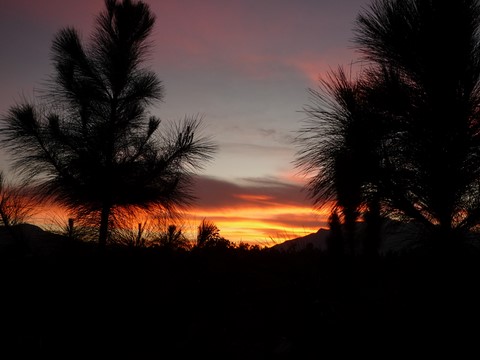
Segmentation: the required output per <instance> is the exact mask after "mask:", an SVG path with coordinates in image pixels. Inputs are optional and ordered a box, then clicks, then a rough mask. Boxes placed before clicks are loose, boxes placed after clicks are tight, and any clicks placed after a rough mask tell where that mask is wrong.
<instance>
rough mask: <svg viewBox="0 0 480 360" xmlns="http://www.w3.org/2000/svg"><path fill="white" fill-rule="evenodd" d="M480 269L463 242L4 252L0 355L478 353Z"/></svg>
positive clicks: (162, 356)
mask: <svg viewBox="0 0 480 360" xmlns="http://www.w3.org/2000/svg"><path fill="white" fill-rule="evenodd" d="M479 270H480V256H479V255H478V254H477V253H475V252H471V251H463V252H455V253H451V254H450V253H448V252H442V253H441V254H433V253H428V252H427V253H425V252H424V253H421V254H405V255H402V256H399V255H396V256H386V257H382V258H379V259H375V260H372V259H364V258H355V259H344V260H341V261H340V260H334V259H331V258H329V257H327V256H325V255H322V254H321V253H319V252H314V251H306V252H301V253H291V254H287V253H278V252H268V251H256V252H255V251H250V252H245V251H240V250H235V251H218V252H215V251H210V252H200V251H195V252H176V253H172V252H167V251H159V250H155V251H146V250H137V251H121V250H115V251H110V252H108V253H107V254H106V255H105V256H103V257H102V256H98V255H95V254H89V253H83V254H82V255H80V254H78V255H75V254H71V253H70V254H68V255H64V256H59V255H55V256H43V257H16V258H5V259H2V263H1V264H0V278H1V299H0V306H1V322H0V326H1V332H2V337H1V340H0V342H1V344H0V345H1V346H0V355H1V356H0V358H2V359H11V358H29V359H37V358H50V357H51V356H60V357H61V358H63V359H71V358H83V359H97V358H105V359H117V358H121V359H124V358H128V359H194V358H195V359H196V358H208V359H211V358H219V359H321V358H332V357H331V355H330V356H329V355H328V354H332V353H334V354H336V355H337V356H338V357H340V355H343V354H344V353H353V354H356V355H360V354H363V355H373V354H377V355H380V356H381V357H382V358H387V359H388V358H392V357H394V355H398V354H403V355H404V356H403V357H404V358H417V357H418V356H417V355H421V353H420V352H421V351H425V352H426V354H427V355H432V352H433V351H438V352H440V353H444V351H447V349H450V350H451V349H454V351H455V352H456V353H457V354H456V356H454V357H450V358H461V357H460V356H458V355H459V353H460V352H461V351H468V353H469V358H478V355H479V354H480V350H479V346H480V337H479V334H480V331H479V330H480V322H479V320H480V271H479ZM445 354H446V353H444V355H445ZM414 355H415V356H414ZM342 358H343V357H342ZM362 358H363V357H362ZM428 358H431V357H430V356H429V357H428ZM447 358H448V357H447Z"/></svg>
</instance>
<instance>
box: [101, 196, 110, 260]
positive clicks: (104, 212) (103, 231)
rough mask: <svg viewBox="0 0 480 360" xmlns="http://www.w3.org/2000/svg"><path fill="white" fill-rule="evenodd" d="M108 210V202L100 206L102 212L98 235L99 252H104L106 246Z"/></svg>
mask: <svg viewBox="0 0 480 360" xmlns="http://www.w3.org/2000/svg"><path fill="white" fill-rule="evenodd" d="M110 211H111V206H110V205H108V204H104V205H103V207H102V212H101V214H100V231H99V235H98V248H99V249H100V251H101V252H104V251H105V248H106V246H107V238H108V230H109V224H108V222H109V220H110Z"/></svg>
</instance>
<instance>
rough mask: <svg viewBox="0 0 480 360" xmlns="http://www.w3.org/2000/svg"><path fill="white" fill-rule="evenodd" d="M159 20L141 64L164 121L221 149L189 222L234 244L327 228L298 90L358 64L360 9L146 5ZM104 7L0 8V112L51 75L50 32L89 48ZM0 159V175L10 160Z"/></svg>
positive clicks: (311, 3)
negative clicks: (305, 157) (76, 34)
mask: <svg viewBox="0 0 480 360" xmlns="http://www.w3.org/2000/svg"><path fill="white" fill-rule="evenodd" d="M146 2H147V3H148V4H149V5H150V6H151V10H152V11H153V13H154V14H155V15H156V17H157V22H156V27H155V32H154V35H153V37H152V39H151V40H152V41H153V46H154V50H153V52H152V54H151V59H150V62H149V64H148V65H149V66H150V67H151V68H152V69H153V70H154V71H155V72H156V73H157V75H158V77H159V78H160V79H161V80H162V81H163V84H164V86H165V89H166V96H165V99H164V102H163V103H159V104H158V106H156V107H153V108H151V109H150V111H151V113H152V114H154V115H156V116H158V117H160V118H161V119H162V120H163V121H165V122H168V121H175V120H179V119H182V118H183V117H185V116H190V115H200V116H203V117H204V120H203V122H204V134H205V135H210V136H212V138H213V140H214V141H215V142H216V143H217V144H218V146H219V150H218V152H217V154H216V156H215V158H214V160H213V161H212V162H211V163H210V164H208V166H207V167H206V168H205V169H204V170H203V171H202V172H201V173H200V174H199V175H200V176H199V177H198V180H197V183H196V186H197V188H196V194H197V196H198V201H197V202H196V203H195V205H194V207H193V208H191V209H190V210H189V213H190V219H189V221H190V222H193V223H199V222H200V221H201V220H202V219H203V218H207V219H208V220H211V221H213V222H214V223H215V224H216V225H217V226H218V227H219V228H220V231H221V235H223V236H224V237H226V238H228V239H230V240H232V241H248V242H253V243H258V244H267V243H268V244H271V243H272V241H273V242H281V241H284V240H287V239H288V238H292V237H296V236H303V235H306V234H308V233H311V232H315V231H317V230H318V229H319V228H320V227H325V225H326V224H325V221H326V216H325V213H320V212H318V211H315V210H314V207H313V204H312V202H311V201H310V200H309V199H308V196H307V192H306V191H304V190H302V189H303V187H304V184H305V179H304V178H303V177H301V176H299V174H297V170H296V169H295V168H294V165H293V161H294V159H295V153H296V150H297V149H296V148H295V146H294V144H293V143H292V140H293V139H294V137H295V132H296V131H298V130H299V128H300V126H301V121H302V119H303V118H304V114H303V113H302V112H301V110H302V107H303V106H304V105H305V104H307V103H308V101H309V99H308V93H307V89H308V88H309V87H316V86H317V85H316V84H317V82H318V77H319V76H321V75H322V74H325V73H326V72H327V71H328V70H329V69H330V68H336V67H337V66H338V65H346V66H349V64H351V63H352V62H353V61H355V60H358V54H356V53H355V52H354V51H353V50H352V48H351V47H352V43H351V39H352V35H353V34H352V28H353V23H354V20H355V17H356V15H357V14H358V12H359V11H360V10H361V9H362V8H365V7H366V6H367V5H368V4H369V1H367V0H340V1H331V0H150V1H146ZM101 10H103V0H82V1H79V0H42V1H31V0H0V45H1V49H2V50H1V56H0V114H2V115H3V114H5V113H6V111H7V110H8V108H9V107H10V106H11V105H13V104H15V102H19V101H21V99H22V97H24V98H26V99H33V98H34V97H35V94H36V91H37V90H38V89H41V88H42V84H43V83H44V81H45V80H46V79H47V77H48V76H49V75H50V74H51V73H52V68H51V66H50V65H51V64H50V46H51V42H52V39H53V37H54V35H55V33H56V32H57V31H58V30H59V29H61V28H62V27H66V26H72V27H75V28H76V29H78V30H79V31H80V33H81V34H82V37H83V40H85V41H88V37H89V35H90V33H91V30H92V27H93V24H94V18H95V16H96V15H97V14H98V13H99V11H101ZM0 155H1V162H0V166H1V169H3V170H4V171H6V172H7V173H8V171H9V168H8V164H9V161H8V159H7V157H6V155H5V154H0Z"/></svg>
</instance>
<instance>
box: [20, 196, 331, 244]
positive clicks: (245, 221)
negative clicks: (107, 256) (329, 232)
mask: <svg viewBox="0 0 480 360" xmlns="http://www.w3.org/2000/svg"><path fill="white" fill-rule="evenodd" d="M248 198H249V200H252V198H253V199H257V198H260V199H262V198H263V197H262V196H258V197H257V196H254V195H252V197H248ZM328 214H329V209H325V210H323V211H317V212H315V211H313V209H312V208H309V207H301V206H288V205H280V204H275V205H271V206H267V207H265V206H263V207H255V206H243V207H236V208H221V209H215V210H212V209H202V208H201V207H197V208H194V209H191V210H190V211H187V212H185V213H183V217H182V219H181V220H180V224H182V226H183V229H184V232H185V234H186V235H187V236H188V237H189V238H192V239H194V238H195V236H196V231H197V228H198V225H199V224H200V222H201V221H202V220H203V219H207V220H209V221H212V222H213V223H214V224H215V225H216V226H217V227H218V228H219V230H220V235H221V236H223V237H224V238H226V239H228V240H230V241H232V242H234V243H239V242H245V243H249V244H257V245H260V246H272V245H275V244H277V243H281V242H283V241H285V240H289V239H292V238H295V237H300V236H305V235H307V234H310V233H313V232H317V231H318V230H319V229H320V228H322V227H326V226H327V218H328ZM68 217H69V214H68V213H67V211H66V210H65V209H63V208H62V207H60V206H56V205H53V204H49V205H44V206H38V207H37V211H36V212H35V213H34V215H33V216H32V218H31V219H30V220H29V222H31V223H33V224H36V225H38V226H41V227H43V228H44V229H47V230H50V229H54V228H57V229H58V228H59V227H61V226H64V225H66V224H67V220H68ZM144 221H146V218H145V215H144V214H142V215H140V216H138V217H136V218H135V219H133V217H132V218H129V219H125V226H126V228H130V227H132V226H134V225H136V224H137V223H138V222H144ZM147 221H148V220H147Z"/></svg>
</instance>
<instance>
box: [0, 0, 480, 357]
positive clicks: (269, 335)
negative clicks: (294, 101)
mask: <svg viewBox="0 0 480 360" xmlns="http://www.w3.org/2000/svg"><path fill="white" fill-rule="evenodd" d="M106 8H107V9H106V11H105V12H104V13H103V14H102V15H101V16H100V17H99V18H98V22H97V26H98V28H97V32H96V33H95V35H96V37H95V38H94V39H93V45H92V47H90V48H89V49H88V50H84V49H83V47H82V46H81V44H80V41H79V39H78V36H77V35H76V33H75V31H74V30H68V29H67V30H63V31H62V32H60V34H59V35H58V36H57V38H56V40H55V42H54V49H53V50H54V54H55V56H54V60H55V65H56V71H57V72H56V74H57V77H55V78H54V79H53V83H52V89H51V91H50V92H49V96H52V101H55V102H57V103H58V104H61V105H62V106H63V108H61V109H59V108H55V107H52V106H53V104H51V103H49V102H48V101H47V104H46V105H45V108H39V107H37V106H33V105H31V104H21V105H18V106H16V107H13V108H12V109H11V111H10V114H9V116H8V117H7V119H6V129H5V130H4V132H3V136H4V141H5V144H6V145H8V146H9V148H10V150H12V151H13V155H15V157H16V165H17V168H18V169H19V170H20V174H23V175H25V176H31V177H32V179H33V180H35V181H34V184H35V185H36V187H35V189H36V191H37V193H40V194H42V195H43V196H44V197H53V198H54V199H56V200H57V201H59V202H61V203H63V204H66V205H68V206H69V207H70V208H71V209H72V210H79V211H78V212H77V213H78V214H77V215H78V217H76V218H71V219H68V221H67V223H65V224H63V223H62V224H61V226H60V230H59V233H60V234H58V233H57V234H53V233H51V232H47V231H43V230H42V229H40V228H38V227H36V226H33V225H29V224H18V223H21V222H22V221H21V219H23V218H24V217H23V216H24V215H22V214H27V213H25V212H22V211H17V210H18V209H19V210H22V209H24V210H26V209H27V208H24V207H22V205H21V204H22V203H16V202H15V201H13V202H12V199H14V197H13V198H12V197H11V195H10V194H16V193H11V188H10V187H8V186H6V184H5V183H4V182H3V178H2V177H1V176H0V217H1V220H2V221H3V225H4V226H3V227H0V256H1V261H0V277H1V279H2V282H1V289H2V296H0V309H2V318H1V324H0V327H1V328H2V330H5V331H3V334H2V336H0V357H1V358H5V359H10V358H52V357H57V356H62V358H66V359H69V358H73V357H83V358H91V357H92V356H93V357H95V356H98V357H106V358H124V357H125V358H134V359H143V358H148V359H150V358H162V359H163V358H165V359H196V358H208V359H216V358H219V359H228V360H233V359H242V360H243V359H249V360H250V359H252V360H254V359H317V358H322V357H327V358H328V357H335V358H336V357H347V356H348V355H350V356H351V355H354V356H356V357H364V356H369V357H371V356H372V355H374V356H375V355H379V356H381V357H382V358H389V357H392V356H395V355H400V356H402V355H403V354H405V356H412V354H414V355H413V356H415V355H418V356H421V355H422V350H426V351H427V356H429V357H431V356H435V355H436V354H435V350H440V351H441V352H442V354H443V356H445V355H446V354H445V353H444V351H445V348H446V347H448V346H452V347H453V350H454V351H455V356H457V357H461V355H460V354H459V352H460V351H461V350H466V351H468V355H469V356H472V357H474V358H475V357H476V355H477V354H478V335H479V334H478V330H477V329H478V323H479V321H480V307H479V306H478V304H479V303H480V291H479V288H478V274H480V248H479V247H478V246H470V247H467V246H465V247H458V248H457V249H456V251H451V252H449V253H446V252H444V251H436V250H438V248H437V247H436V246H428V245H429V244H427V246H421V247H417V248H413V247H412V248H407V247H405V248H403V249H401V250H397V251H390V252H387V253H384V254H382V256H378V255H379V254H378V249H379V247H380V245H381V244H380V241H381V238H380V237H381V234H382V226H383V225H384V224H385V222H384V221H385V220H386V219H387V218H388V217H390V218H393V219H395V221H393V220H391V219H390V221H391V222H392V223H395V224H401V225H405V224H404V223H403V222H401V221H397V220H398V219H400V220H402V221H411V222H412V223H413V224H414V226H413V227H412V229H414V230H415V231H416V232H418V229H423V230H425V231H426V233H427V237H428V238H430V239H432V240H435V242H443V243H444V244H446V245H448V247H447V248H448V249H452V247H453V243H454V242H457V241H458V240H460V239H461V238H462V237H463V236H464V235H466V234H467V233H468V232H470V231H472V230H475V229H476V227H478V225H479V222H480V187H479V186H480V182H479V179H480V176H479V175H480V174H479V171H480V163H479V161H480V153H478V152H479V151H480V143H478V140H479V138H478V136H479V134H480V131H479V130H480V129H479V128H478V126H479V123H480V122H479V118H478V109H479V108H480V106H479V105H480V53H479V51H480V41H479V39H478V36H479V35H478V33H477V32H478V31H479V30H480V26H479V25H480V7H479V6H478V4H477V2H476V1H473V0H472V1H469V0H462V1H458V2H453V1H452V2H449V4H448V6H446V5H445V3H443V2H440V1H429V0H397V1H394V0H379V1H374V2H373V3H372V6H371V7H370V8H369V9H368V10H366V11H365V12H363V13H362V14H361V15H360V16H359V18H358V23H357V35H358V37H357V39H356V41H357V45H358V47H359V49H360V50H361V51H362V53H363V54H364V55H365V57H366V60H368V63H367V66H366V67H365V68H364V69H363V70H362V72H361V73H360V74H359V75H358V77H356V78H354V79H353V80H352V79H350V78H349V76H347V74H346V73H345V71H344V70H343V69H342V68H339V69H338V70H337V71H336V72H333V73H331V74H330V77H329V78H328V79H327V80H326V81H322V82H321V86H320V89H319V90H311V91H310V94H311V96H312V102H313V103H312V104H311V105H309V106H307V107H306V108H305V112H306V113H307V114H308V116H309V118H308V120H307V122H306V124H305V127H304V128H303V129H302V130H301V131H300V136H299V139H298V140H299V144H300V145H301V146H302V149H301V150H300V152H299V157H298V163H297V164H298V165H299V166H300V167H301V169H302V170H303V171H305V172H307V173H310V172H313V173H314V174H313V177H312V179H311V182H310V183H309V190H310V194H311V195H312V198H313V200H314V201H315V203H316V204H317V205H319V206H323V205H325V204H327V202H328V201H333V202H334V204H333V207H332V212H331V216H330V218H329V227H330V233H329V236H328V237H327V240H326V241H327V242H328V246H327V250H326V251H322V250H319V249H318V248H314V247H313V246H309V247H308V246H307V247H304V248H303V249H301V250H298V251H294V250H295V249H293V248H294V246H295V245H292V249H293V250H292V251H289V250H288V249H287V250H286V251H278V250H276V249H275V248H267V247H260V246H258V245H251V244H247V243H239V244H235V243H233V242H231V241H229V240H228V239H226V238H224V237H223V236H222V235H221V234H220V229H219V228H218V227H217V225H216V224H215V223H214V222H212V221H210V220H207V219H203V220H202V221H201V223H200V224H199V226H198V227H197V228H196V230H197V232H196V235H195V236H194V238H193V239H189V238H188V237H187V235H186V232H185V229H184V227H183V226H182V225H181V222H174V221H173V220H174V219H172V218H170V217H169V216H168V215H169V210H171V209H174V208H175V207H176V206H179V205H182V204H184V203H185V202H188V200H189V199H191V194H190V192H189V187H188V184H189V183H188V181H189V179H190V177H189V175H190V171H191V170H194V169H197V168H198V166H199V165H200V164H199V163H198V161H200V162H202V161H204V160H207V159H208V158H209V156H210V155H211V153H212V151H213V150H214V147H213V145H211V143H210V142H209V141H207V140H206V139H202V138H197V137H196V132H197V130H198V126H199V122H198V121H197V119H192V120H187V121H186V122H185V123H184V124H183V125H179V126H177V127H174V129H173V130H172V132H167V133H166V134H162V135H158V136H157V135H156V134H157V132H159V131H160V128H159V120H158V119H156V118H150V120H148V121H146V120H147V115H146V106H147V105H149V104H150V102H151V101H153V100H158V99H160V98H161V85H160V82H159V81H158V80H157V79H156V77H155V76H154V74H152V73H150V72H148V71H147V70H144V69H140V68H139V67H138V65H139V64H140V63H141V60H143V56H144V55H145V51H146V50H147V48H148V47H146V44H147V43H145V41H146V39H147V37H148V35H149V34H150V32H151V29H152V26H153V20H154V18H153V16H152V14H151V13H150V12H149V9H148V7H147V6H146V5H145V4H144V3H142V2H131V1H128V0H124V1H122V2H117V1H115V0H108V1H106ZM446 24H452V25H455V26H451V27H450V26H446ZM448 31H452V33H451V34H450V33H447V32H448ZM447 35H449V36H451V37H452V41H451V42H450V40H449V39H450V37H449V36H447ZM439 36H441V37H442V38H441V40H442V41H440V40H439V38H438V37H439ZM444 41H448V42H446V44H448V46H447V50H448V51H444V50H445V47H442V46H443V44H444V43H443V42H444ZM450 51H452V54H450ZM442 56H443V57H442ZM447 69H448V70H450V71H445V70H447ZM45 109H46V110H45ZM447 175H448V176H447ZM452 176H453V178H450V177H452ZM440 179H442V180H445V181H440ZM10 204H14V206H13V207H11V205H10ZM15 204H20V205H15ZM77 207H78V209H77ZM12 209H14V211H13V210H12ZM15 209H17V210H15ZM138 209H143V210H145V213H142V215H143V214H145V215H147V214H149V215H152V213H151V210H152V209H154V210H157V212H155V213H153V215H154V216H153V217H148V218H147V217H146V218H145V219H142V221H138V218H137V217H136V215H138V214H139V213H138V212H137V211H138ZM12 211H13V212H12ZM91 218H93V219H96V223H97V225H98V223H99V224H100V231H99V232H100V236H99V239H100V241H99V242H100V244H103V245H102V246H105V245H106V244H107V240H108V243H109V244H110V245H112V246H108V247H105V248H104V249H103V250H104V252H103V253H101V255H102V256H99V253H98V251H96V247H93V246H92V245H93V244H92V242H91V241H85V240H89V239H91V236H92V235H91V231H92V229H94V230H95V231H96V232H97V233H98V229H97V228H96V227H92V226H91V225H92V224H95V220H94V221H92V220H91ZM99 219H100V222H98V220H99ZM359 220H363V221H364V222H365V224H364V225H365V226H363V229H365V230H364V232H363V233H362V234H359V232H358V221H359ZM402 229H403V231H406V230H405V227H403V228H402ZM7 230H10V231H12V233H11V234H21V235H22V236H24V238H25V239H26V244H27V245H28V248H22V249H14V250H12V249H11V248H9V247H8V245H9V244H8V240H9V238H8V231H7ZM420 233H421V232H420ZM322 234H324V233H322ZM97 235H98V234H97ZM107 235H109V237H108V236H107ZM475 240H477V239H475ZM432 243H433V242H432ZM430 244H431V243H430ZM42 245H44V246H42ZM470 245H471V244H470ZM477 245H478V244H477ZM345 255H348V256H345ZM458 336H461V337H462V339H461V340H460V341H457V339H456V337H458ZM12 354H13V356H12ZM331 354H333V356H332V355H331ZM344 355H345V356H344Z"/></svg>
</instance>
